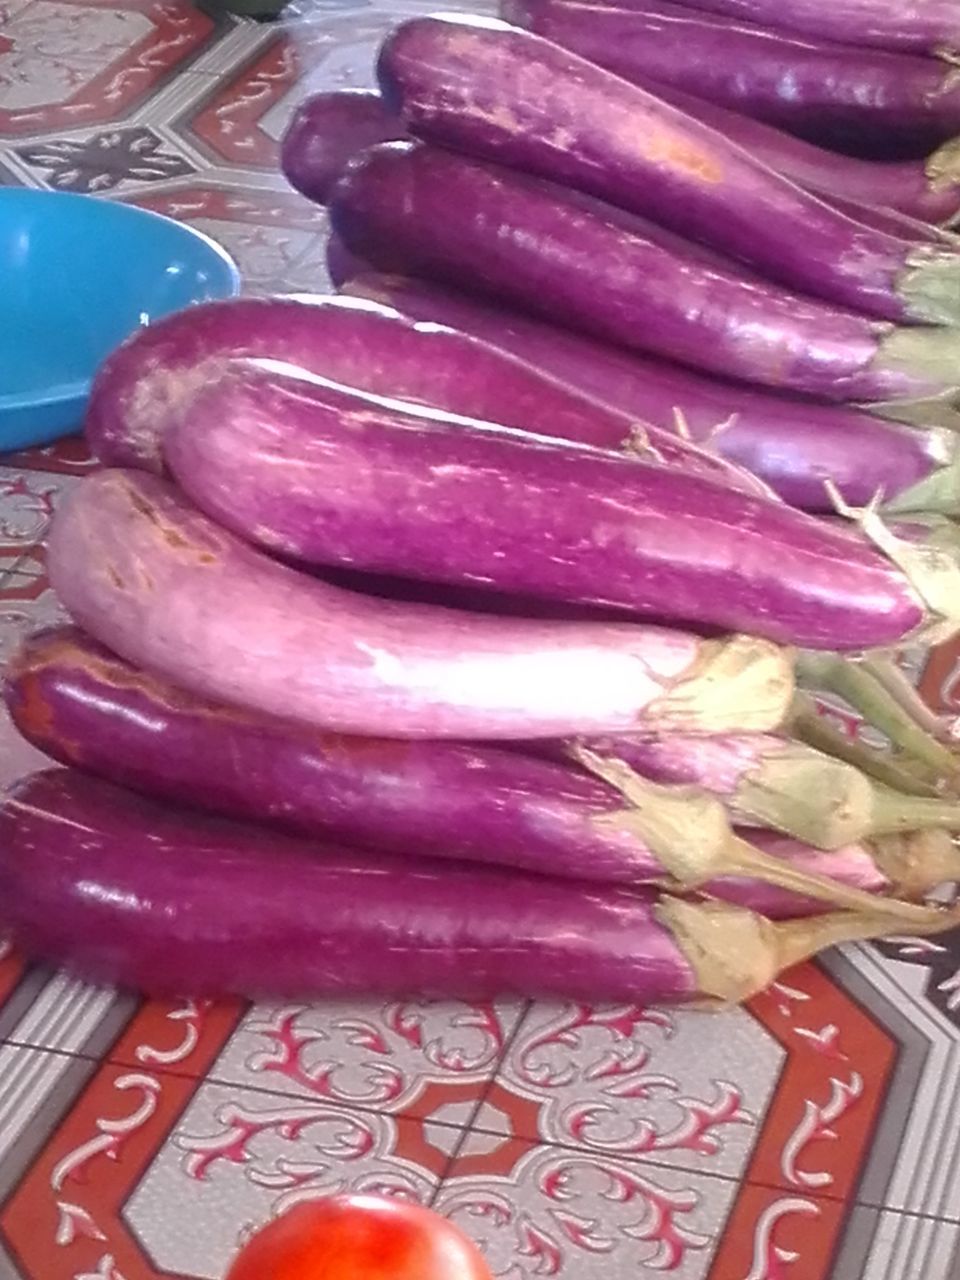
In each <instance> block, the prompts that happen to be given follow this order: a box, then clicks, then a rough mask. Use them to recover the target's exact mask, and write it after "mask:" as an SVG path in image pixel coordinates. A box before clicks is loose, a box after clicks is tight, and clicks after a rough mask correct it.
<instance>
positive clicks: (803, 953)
mask: <svg viewBox="0 0 960 1280" xmlns="http://www.w3.org/2000/svg"><path fill="white" fill-rule="evenodd" d="M918 910H920V911H923V912H924V914H925V917H926V918H925V919H924V920H920V919H919V918H918V920H917V923H916V926H914V927H912V932H913V933H915V934H917V935H923V934H931V933H944V932H946V930H947V929H954V928H956V926H957V925H958V924H960V913H958V912H956V911H952V910H951V911H945V910H943V909H942V908H941V907H929V908H918ZM771 928H772V929H773V930H774V933H775V938H774V943H775V946H776V951H777V959H778V964H779V966H780V969H781V970H783V969H787V968H791V967H792V966H793V965H795V964H799V963H800V962H801V961H803V960H808V959H809V958H810V957H811V956H812V955H816V954H817V952H819V951H823V950H825V949H826V948H827V947H835V946H837V945H839V944H840V943H843V942H868V941H870V939H871V938H885V937H896V936H897V935H898V929H897V922H896V920H895V919H894V918H893V917H892V916H890V915H886V914H885V913H883V912H882V911H873V912H870V913H867V912H863V913H860V914H854V913H850V912H831V913H830V914H828V915H825V916H811V917H809V918H807V919H803V920H783V921H780V922H778V923H777V924H774V925H771Z"/></svg>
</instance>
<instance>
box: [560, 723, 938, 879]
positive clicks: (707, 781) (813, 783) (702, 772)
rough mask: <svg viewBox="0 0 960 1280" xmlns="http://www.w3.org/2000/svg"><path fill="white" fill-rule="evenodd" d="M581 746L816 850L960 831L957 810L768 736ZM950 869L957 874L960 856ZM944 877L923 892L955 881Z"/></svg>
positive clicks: (801, 745)
mask: <svg viewBox="0 0 960 1280" xmlns="http://www.w3.org/2000/svg"><path fill="white" fill-rule="evenodd" d="M582 747H585V748H586V749H588V750H590V751H591V752H592V753H593V754H594V755H598V756H600V757H601V758H613V759H616V760H622V761H623V762H624V763H626V764H627V765H629V766H630V768H631V769H634V770H636V772H637V773H639V774H641V775H642V776H643V777H645V778H649V779H651V780H652V781H654V782H659V783H664V784H668V785H693V786H698V787H702V788H703V789H704V790H706V791H708V792H710V794H711V795H715V796H718V797H719V798H720V799H722V800H723V802H724V804H725V805H726V807H727V809H728V811H729V813H730V816H731V818H732V819H733V821H734V822H735V823H737V824H739V825H741V826H752V827H770V828H772V829H773V830H775V831H781V832H783V833H784V834H786V835H790V836H793V837H794V838H795V839H797V840H801V841H804V842H805V843H807V844H810V845H814V846H816V847H817V848H820V849H839V848H840V847H842V846H843V845H850V844H855V843H858V842H860V841H862V840H866V839H867V838H868V837H870V836H883V835H892V834H898V833H902V832H909V831H919V830H953V831H958V830H960V803H958V802H956V801H953V800H932V799H926V798H923V797H918V796H903V795H899V794H898V793H897V792H895V791H891V790H890V789H888V788H886V787H879V786H877V785H876V784H875V783H873V782H871V780H870V779H869V778H867V777H866V776H865V775H864V774H862V773H861V772H860V771H859V770H858V769H855V768H853V767H852V766H851V765H849V764H846V763H844V762H843V761H842V760H837V759H835V758H834V757H833V756H830V755H826V754H825V753H824V752H821V751H816V750H814V748H813V747H808V746H806V745H805V744H804V743H802V742H795V741H792V740H791V739H790V738H785V737H777V736H775V735H773V734H762V733H755V734H726V735H724V736H717V737H712V738H691V737H688V736H686V735H683V734H674V735H671V736H669V737H646V738H636V737H634V738H626V737H620V738H608V739H602V740H597V739H590V740H588V741H586V742H585V743H583V744H582ZM955 862H956V866H955V867H954V868H953V869H954V870H956V871H960V855H957V857H956V859H955ZM941 872H942V867H938V870H937V876H936V877H935V878H934V879H932V880H930V882H929V883H928V884H927V886H926V887H927V888H928V889H929V888H933V887H934V885H936V884H938V883H941V882H942V881H944V880H951V879H954V878H956V877H955V876H954V875H952V874H949V875H948V874H941Z"/></svg>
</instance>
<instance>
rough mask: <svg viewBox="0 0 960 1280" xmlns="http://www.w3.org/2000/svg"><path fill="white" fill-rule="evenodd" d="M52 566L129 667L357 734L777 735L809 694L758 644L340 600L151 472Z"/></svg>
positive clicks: (352, 596) (68, 511) (114, 480)
mask: <svg viewBox="0 0 960 1280" xmlns="http://www.w3.org/2000/svg"><path fill="white" fill-rule="evenodd" d="M638 465H639V464H638ZM354 480H356V477H355V478H354ZM354 487H355V484H354ZM717 487H718V489H719V486H717ZM784 509H785V510H787V508H784ZM48 558H49V569H50V579H51V582H52V584H53V586H54V589H55V590H56V592H57V594H58V596H59V597H60V600H61V601H62V603H63V605H64V606H65V608H66V609H67V610H68V612H69V613H70V614H71V615H72V616H73V618H74V620H75V621H76V622H78V623H79V624H80V625H81V626H82V627H83V628H84V630H85V631H87V632H88V633H89V634H90V635H92V636H94V637H95V638H96V639H98V640H100V641H101V642H102V643H103V644H106V645H107V646H108V647H109V648H110V649H112V650H113V651H114V652H115V653H117V654H119V655H121V656H122V657H124V658H126V659H127V660H128V661H129V662H132V663H134V664H135V665H137V666H141V667H144V668H145V669H146V670H148V671H155V672H157V673H159V674H161V675H164V676H166V677H167V678H168V679H170V680H172V681H173V682H174V683H175V684H178V685H181V686H183V687H184V688H186V689H188V690H191V691H192V692H195V693H198V694H201V695H205V696H210V697H214V698H218V699H221V700H223V701H225V702H229V703H233V704H236V705H238V706H241V707H249V708H251V709H253V710H258V711H265V712H268V713H271V714H275V715H280V716H283V717H286V718H288V719H293V720H301V721H304V722H306V723H309V724H312V725H314V726H318V727H325V728H330V729H333V730H340V731H343V732H350V733H359V734H369V735H373V736H383V735H389V736H391V737H400V738H406V737H409V738H478V739H482V738H491V739H495V738H501V739H510V738H514V739H517V738H530V737H535V738H536V737H563V736H565V735H568V734H571V733H574V734H575V733H617V732H628V731H630V730H631V729H633V730H634V731H636V729H637V726H638V725H640V724H644V723H649V726H650V729H651V732H656V731H658V730H664V729H668V728H669V729H672V730H676V729H679V728H684V729H685V730H690V731H693V732H700V731H702V732H704V733H716V732H725V731H728V730H732V729H755V728H756V729H768V728H774V727H776V726H777V725H778V724H779V723H780V722H781V721H782V720H783V718H784V716H785V715H786V712H787V710H788V707H789V703H790V700H791V698H792V695H793V688H794V686H793V680H792V663H791V659H790V655H789V653H787V652H785V651H783V650H781V649H778V648H777V647H776V646H774V645H771V644H769V643H768V642H766V641H763V640H757V639H753V638H751V637H745V636H740V637H733V638H731V639H727V640H701V639H700V638H698V637H696V636H692V635H688V634H686V633H684V632H680V631H674V630H668V629H666V628H654V627H643V626H636V625H632V624H629V623H622V624H613V623H602V622H570V623H564V622H540V621H528V620H525V619H509V618H507V619H505V618H498V617H493V616H490V617H485V616H483V615H477V614H467V613H461V612H458V611H456V610H453V609H444V608H439V607H431V606H429V605H419V606H418V605H406V604H397V603H395V602H391V601H385V600H381V599H376V598H371V597H365V596H363V595H360V594H358V593H356V592H351V591H347V590H344V589H342V588H339V587H335V586H333V585H331V584H329V583H327V582H324V581H323V580H321V579H319V578H312V577H309V576H307V575H306V574H303V573H299V572H297V571H296V570H295V569H292V568H290V567H288V566H286V565H283V564H278V563H276V562H274V561H273V560H271V559H269V558H268V557H266V556H264V555H263V554H261V553H260V552H257V551H254V550H252V549H251V548H250V547H248V546H246V545H245V544H244V543H242V542H240V541H239V539H237V538H235V537H234V536H233V535H232V534H230V533H228V532H227V531H226V530H224V529H222V528H220V527H219V526H217V525H215V524H214V523H213V522H212V521H210V520H208V519H206V518H205V517H203V516H201V515H200V514H199V513H197V512H196V511H194V510H193V508H192V507H190V506H189V504H188V503H187V502H186V501H185V500H184V499H183V498H182V497H181V495H180V494H179V493H178V492H177V491H176V490H175V489H174V488H173V486H172V485H169V484H166V483H165V482H164V481H162V480H159V479H157V478H156V477H154V476H151V475H148V474H146V473H144V472H125V471H102V472H98V473H97V474H95V475H93V476H91V477H90V478H89V479H87V480H85V481H84V482H83V484H82V485H80V486H79V487H78V488H77V489H76V490H74V492H73V493H71V494H70V495H69V497H68V499H67V501H66V502H65V503H64V504H63V505H62V506H61V507H60V509H59V510H58V512H57V515H56V518H55V520H54V523H53V529H52V533H51V536H50V545H49V557H48Z"/></svg>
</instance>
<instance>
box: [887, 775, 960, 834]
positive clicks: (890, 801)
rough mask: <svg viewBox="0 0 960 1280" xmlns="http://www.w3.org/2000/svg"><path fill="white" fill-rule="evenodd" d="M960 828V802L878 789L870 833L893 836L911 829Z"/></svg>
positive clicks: (946, 829)
mask: <svg viewBox="0 0 960 1280" xmlns="http://www.w3.org/2000/svg"><path fill="white" fill-rule="evenodd" d="M938 829H939V830H942V831H960V803H958V802H956V801H953V800H941V799H931V798H930V797H927V796H904V795H901V794H900V793H899V792H897V791H893V790H891V788H890V787H883V786H878V787H875V788H874V796H873V815H872V820H871V823H870V831H869V833H868V834H869V835H872V836H890V835H897V834H902V833H904V832H907V831H936V830H938Z"/></svg>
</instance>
